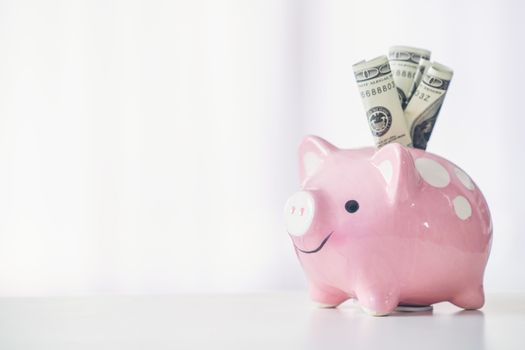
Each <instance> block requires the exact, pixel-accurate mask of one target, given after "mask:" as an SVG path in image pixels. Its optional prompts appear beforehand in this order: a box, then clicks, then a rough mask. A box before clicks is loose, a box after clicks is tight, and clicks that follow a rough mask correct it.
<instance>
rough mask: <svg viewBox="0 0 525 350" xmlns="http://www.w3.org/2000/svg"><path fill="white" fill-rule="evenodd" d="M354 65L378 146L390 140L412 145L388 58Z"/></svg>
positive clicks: (362, 98)
mask: <svg viewBox="0 0 525 350" xmlns="http://www.w3.org/2000/svg"><path fill="white" fill-rule="evenodd" d="M352 68H353V70H354V75H355V79H356V81H357V86H358V89H359V93H360V95H361V100H362V101H363V106H364V107H365V110H366V117H367V119H368V124H369V126H370V130H371V132H372V135H373V136H374V141H375V143H376V145H377V147H382V146H384V145H386V144H387V143H390V142H397V143H400V144H402V145H405V146H412V140H411V139H410V134H409V131H408V127H407V124H406V120H405V117H404V115H403V110H402V109H401V103H400V102H399V98H398V95H397V90H396V85H395V83H394V79H393V77H392V72H391V71H390V65H389V63H388V58H387V57H386V56H379V57H377V58H374V59H372V60H370V61H361V62H358V63H356V64H354V65H353V66H352Z"/></svg>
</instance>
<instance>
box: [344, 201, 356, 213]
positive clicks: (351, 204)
mask: <svg viewBox="0 0 525 350" xmlns="http://www.w3.org/2000/svg"><path fill="white" fill-rule="evenodd" d="M345 209H346V211H347V212H349V213H355V212H356V211H357V209H359V203H357V201H355V200H353V199H352V200H349V201H348V202H346V204H345Z"/></svg>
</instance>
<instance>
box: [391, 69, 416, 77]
mask: <svg viewBox="0 0 525 350" xmlns="http://www.w3.org/2000/svg"><path fill="white" fill-rule="evenodd" d="M394 75H395V76H396V77H401V78H407V79H413V78H414V76H415V75H416V74H415V73H414V72H410V71H406V70H404V69H396V70H395V71H394Z"/></svg>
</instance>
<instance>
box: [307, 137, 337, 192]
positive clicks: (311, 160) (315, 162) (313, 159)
mask: <svg viewBox="0 0 525 350" xmlns="http://www.w3.org/2000/svg"><path fill="white" fill-rule="evenodd" d="M335 151H337V147H335V146H334V145H332V144H331V143H329V142H328V141H326V140H324V139H322V138H320V137H318V136H312V135H308V136H306V137H305V138H304V139H303V142H301V145H300V146H299V173H300V176H301V182H304V180H306V179H307V178H309V177H310V176H312V175H313V174H315V172H317V170H319V168H320V167H321V165H322V164H323V162H324V161H325V159H326V158H327V157H328V156H329V155H330V154H331V153H333V152H335Z"/></svg>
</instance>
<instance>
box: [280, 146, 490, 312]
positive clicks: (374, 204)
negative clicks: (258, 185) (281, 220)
mask: <svg viewBox="0 0 525 350" xmlns="http://www.w3.org/2000/svg"><path fill="white" fill-rule="evenodd" d="M299 170H300V176H301V189H300V191H298V192H296V193H295V194H293V195H292V196H291V197H290V198H289V199H288V201H287V203H286V206H285V218H286V224H287V231H288V233H289V235H290V237H291V239H292V242H293V246H294V249H295V252H296V254H297V257H298V259H299V261H300V263H301V265H302V267H303V269H304V271H305V274H306V276H307V279H308V281H309V286H310V296H311V298H312V300H314V301H315V302H317V303H318V304H320V305H321V306H324V307H336V306H337V305H339V304H341V303H343V302H344V301H346V300H348V299H351V298H355V299H358V300H359V303H360V305H361V306H362V307H363V308H364V309H365V310H366V311H367V312H369V313H370V314H372V315H386V314H389V313H391V312H392V311H393V310H394V309H395V308H396V307H397V306H398V305H399V304H411V305H431V304H434V303H438V302H442V301H450V302H452V303H453V304H455V305H457V306H459V307H461V308H464V309H478V308H480V307H482V306H483V304H484V291H483V274H484V270H485V266H486V263H487V259H488V257H489V253H490V247H491V242H492V221H491V218H490V212H489V208H488V206H487V203H486V201H485V199H484V197H483V194H482V193H481V191H480V190H479V188H478V187H477V186H476V184H475V183H474V181H472V180H471V178H470V177H469V176H468V175H467V174H466V173H465V172H464V171H463V170H462V169H461V168H459V167H458V166H456V165H455V164H453V163H452V162H450V161H448V160H446V159H444V158H442V157H439V156H437V155H434V154H432V153H429V152H425V151H423V150H419V149H414V148H407V147H404V146H402V145H399V144H397V143H391V144H388V145H386V146H384V147H382V148H381V149H377V148H372V147H368V148H361V149H349V150H343V149H339V148H337V147H335V146H333V145H332V144H330V143H328V142H327V141H325V140H323V139H322V138H320V137H316V136H307V137H306V138H305V139H304V140H303V142H302V143H301V145H300V148H299Z"/></svg>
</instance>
